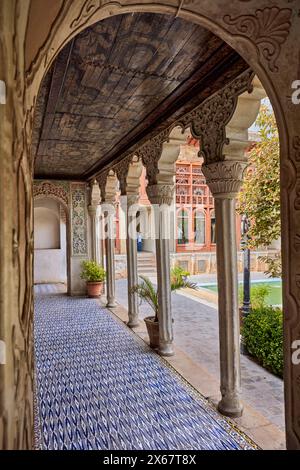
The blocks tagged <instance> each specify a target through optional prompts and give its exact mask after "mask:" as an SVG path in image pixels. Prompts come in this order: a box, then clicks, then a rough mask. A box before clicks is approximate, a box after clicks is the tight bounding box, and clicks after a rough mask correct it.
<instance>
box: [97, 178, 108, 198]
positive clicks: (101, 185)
mask: <svg viewBox="0 0 300 470" xmlns="http://www.w3.org/2000/svg"><path fill="white" fill-rule="evenodd" d="M108 173H109V170H106V171H103V173H101V174H100V175H99V176H98V177H97V181H98V184H99V188H100V193H101V201H102V202H104V201H105V196H106V182H107V177H108Z"/></svg>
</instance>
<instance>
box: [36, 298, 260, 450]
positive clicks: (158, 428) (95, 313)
mask: <svg viewBox="0 0 300 470" xmlns="http://www.w3.org/2000/svg"><path fill="white" fill-rule="evenodd" d="M35 359H36V413H35V416H36V421H35V428H36V441H37V442H36V445H37V448H39V449H51V450H52V449H61V450H63V449H69V450H72V449H101V450H137V449H143V450H187V449H190V450H198V449H199V450H200V449H208V450H217V449H252V448H253V445H252V444H251V443H250V442H249V440H248V439H247V438H246V437H245V436H244V435H242V434H241V433H240V432H238V431H237V430H236V429H234V428H233V426H232V424H231V423H230V422H229V420H227V419H225V418H224V417H222V416H221V415H220V414H219V413H218V412H217V411H215V410H214V409H213V408H212V407H211V406H210V405H209V404H208V402H207V401H206V400H205V399H204V398H203V397H202V396H200V395H199V394H198V393H197V392H196V391H194V389H192V387H190V386H189V385H188V384H187V383H186V382H185V381H184V380H183V379H182V378H181V377H180V376H179V375H178V374H177V373H176V372H175V371H173V369H171V368H170V367H168V366H167V365H166V363H165V361H164V360H163V359H162V358H160V357H159V356H158V355H157V354H156V353H154V352H153V351H152V350H150V348H149V347H148V346H147V345H146V344H145V343H144V342H143V341H142V340H140V339H139V338H138V337H137V336H136V335H135V334H134V333H132V332H131V331H130V330H129V329H128V328H127V327H126V326H125V325H124V324H123V323H122V322H120V321H119V320H118V319H116V318H115V317H114V316H113V315H112V314H111V313H110V312H108V311H107V310H106V309H103V308H101V307H100V306H99V304H98V302H97V301H95V300H93V299H85V298H82V299H81V298H71V297H67V296H63V295H41V294H40V295H36V297H35Z"/></svg>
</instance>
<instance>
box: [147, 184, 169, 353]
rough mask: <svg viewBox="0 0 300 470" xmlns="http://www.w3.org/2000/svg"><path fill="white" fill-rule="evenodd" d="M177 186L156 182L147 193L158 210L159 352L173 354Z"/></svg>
mask: <svg viewBox="0 0 300 470" xmlns="http://www.w3.org/2000/svg"><path fill="white" fill-rule="evenodd" d="M173 194H174V185H171V184H154V185H150V186H147V195H148V198H149V201H150V202H151V204H153V205H154V211H155V229H156V230H155V232H156V234H155V236H156V264H157V289H158V302H159V309H158V321H159V353H160V354H161V355H162V356H172V355H173V354H174V351H173V325H172V322H173V319H172V309H171V280H170V246H169V245H170V205H171V204H172V201H173Z"/></svg>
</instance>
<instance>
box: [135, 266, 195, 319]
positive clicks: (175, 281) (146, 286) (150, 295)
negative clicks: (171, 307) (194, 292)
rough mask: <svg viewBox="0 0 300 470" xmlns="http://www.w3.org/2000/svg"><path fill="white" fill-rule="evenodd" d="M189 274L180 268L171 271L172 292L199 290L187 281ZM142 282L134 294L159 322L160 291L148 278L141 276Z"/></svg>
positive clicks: (136, 287)
mask: <svg viewBox="0 0 300 470" xmlns="http://www.w3.org/2000/svg"><path fill="white" fill-rule="evenodd" d="M188 274H189V273H188V272H187V271H184V270H183V269H182V268H180V267H178V266H177V267H175V268H173V269H172V270H171V274H170V279H171V286H170V287H171V292H174V291H176V290H178V289H183V288H186V287H189V288H190V289H197V288H198V286H197V284H195V283H194V282H190V281H188V280H187V279H186V275H188ZM140 278H141V279H142V282H140V283H139V284H137V285H136V286H134V287H133V288H132V292H137V294H138V296H139V297H140V300H141V301H142V300H144V301H145V302H146V303H147V304H148V305H149V306H150V307H151V309H152V310H153V313H154V315H155V319H154V321H155V322H157V321H158V305H159V301H158V291H157V288H156V287H155V285H154V284H153V283H152V282H151V281H150V279H149V278H148V277H146V276H140Z"/></svg>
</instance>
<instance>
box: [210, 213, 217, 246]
mask: <svg viewBox="0 0 300 470" xmlns="http://www.w3.org/2000/svg"><path fill="white" fill-rule="evenodd" d="M210 243H216V216H215V211H211V213H210Z"/></svg>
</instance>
